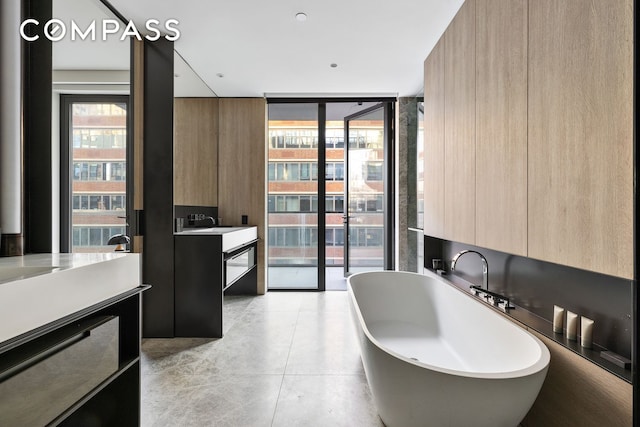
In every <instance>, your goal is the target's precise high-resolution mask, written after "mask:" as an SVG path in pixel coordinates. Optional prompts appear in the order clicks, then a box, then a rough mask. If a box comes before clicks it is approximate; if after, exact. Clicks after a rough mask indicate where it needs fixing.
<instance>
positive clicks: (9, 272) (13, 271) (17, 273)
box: [0, 266, 59, 282]
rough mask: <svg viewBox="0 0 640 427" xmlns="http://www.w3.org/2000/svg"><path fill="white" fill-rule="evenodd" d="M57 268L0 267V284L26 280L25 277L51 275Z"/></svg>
mask: <svg viewBox="0 0 640 427" xmlns="http://www.w3.org/2000/svg"><path fill="white" fill-rule="evenodd" d="M58 268H59V267H55V266H44V267H33V266H30V267H24V266H22V267H14V266H11V267H0V282H8V281H13V280H20V279H26V278H27V277H33V276H39V275H41V274H47V273H51V272H53V271H56V270H57V269H58Z"/></svg>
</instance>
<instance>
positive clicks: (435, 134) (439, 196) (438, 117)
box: [423, 39, 445, 238]
mask: <svg viewBox="0 0 640 427" xmlns="http://www.w3.org/2000/svg"><path fill="white" fill-rule="evenodd" d="M444 79H445V76H444V41H443V40H442V39H440V41H439V42H438V44H436V46H435V47H434V48H433V50H432V51H431V54H429V57H428V58H427V59H426V60H425V61H424V159H423V161H424V224H423V227H424V234H426V235H428V236H432V237H440V238H442V237H444V221H445V218H444V189H445V186H444V167H445V162H444Z"/></svg>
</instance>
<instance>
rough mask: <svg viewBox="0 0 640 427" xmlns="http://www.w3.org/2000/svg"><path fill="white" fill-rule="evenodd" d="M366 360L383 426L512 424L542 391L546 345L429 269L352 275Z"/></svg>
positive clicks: (351, 289)
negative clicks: (420, 272) (423, 273)
mask: <svg viewBox="0 0 640 427" xmlns="http://www.w3.org/2000/svg"><path fill="white" fill-rule="evenodd" d="M348 287H349V293H350V302H351V308H352V315H353V320H354V322H355V325H356V330H357V333H358V338H359V341H360V350H361V356H362V362H363V364H364V369H365V373H366V376H367V381H368V382H369V386H370V388H371V393H372V395H373V399H374V403H375V405H376V406H377V409H378V414H379V415H380V418H381V419H382V421H383V422H384V423H385V425H387V427H411V426H430V427H441V426H450V427H456V426H460V427H468V426H473V427H482V426H487V427H501V426H504V427H515V426H517V425H518V424H519V423H520V421H521V420H522V419H523V418H524V416H525V415H526V414H527V412H528V411H529V409H530V408H531V405H533V402H534V401H535V399H536V397H537V396H538V392H539V391H540V388H541V387H542V383H543V381H544V379H545V376H546V374H547V368H548V366H549V350H548V349H547V347H546V346H545V345H544V344H543V343H542V342H541V341H540V340H538V339H537V338H536V337H534V336H533V335H532V334H530V333H529V332H527V331H525V330H524V329H522V328H520V327H518V326H517V325H515V324H514V323H512V322H510V321H509V320H507V319H505V318H504V317H503V316H501V315H500V314H498V313H496V312H495V311H494V310H492V309H491V308H490V307H488V306H485V305H484V303H483V302H480V301H476V300H474V299H473V298H472V297H470V296H467V295H464V294H463V293H462V292H461V291H459V290H458V289H455V288H453V287H452V286H451V285H449V284H447V283H446V282H444V280H443V279H442V278H440V277H439V276H437V275H435V274H432V273H429V272H427V273H425V275H420V274H416V273H405V272H395V271H376V272H366V273H359V274H354V275H353V276H351V277H349V279H348Z"/></svg>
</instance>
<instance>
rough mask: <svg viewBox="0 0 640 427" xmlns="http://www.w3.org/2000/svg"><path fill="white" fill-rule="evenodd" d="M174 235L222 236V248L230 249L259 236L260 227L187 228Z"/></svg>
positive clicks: (224, 249)
mask: <svg viewBox="0 0 640 427" xmlns="http://www.w3.org/2000/svg"><path fill="white" fill-rule="evenodd" d="M173 235H174V236H221V238H222V250H223V251H225V252H226V251H228V250H230V249H234V248H237V247H239V246H242V245H245V244H247V243H249V242H251V241H254V240H256V239H257V238H258V227H256V226H251V227H211V228H187V229H184V230H183V231H181V232H177V233H173Z"/></svg>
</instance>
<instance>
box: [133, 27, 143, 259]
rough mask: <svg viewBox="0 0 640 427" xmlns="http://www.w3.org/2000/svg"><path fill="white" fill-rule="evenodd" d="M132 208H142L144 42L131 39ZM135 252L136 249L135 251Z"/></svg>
mask: <svg viewBox="0 0 640 427" xmlns="http://www.w3.org/2000/svg"><path fill="white" fill-rule="evenodd" d="M132 47H133V86H132V89H133V93H132V94H131V97H132V101H133V120H134V121H133V161H134V167H133V170H134V176H133V180H134V183H133V209H134V210H142V209H144V174H143V172H142V171H143V170H144V169H143V168H144V42H143V41H141V40H136V39H134V40H133V44H132ZM136 252H137V251H136Z"/></svg>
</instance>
